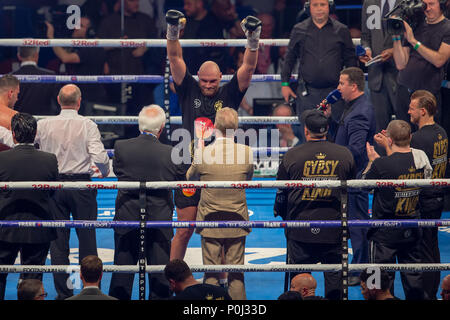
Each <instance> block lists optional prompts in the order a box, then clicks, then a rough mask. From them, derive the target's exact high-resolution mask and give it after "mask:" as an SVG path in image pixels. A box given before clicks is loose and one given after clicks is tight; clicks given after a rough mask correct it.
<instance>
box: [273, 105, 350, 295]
mask: <svg viewBox="0 0 450 320" xmlns="http://www.w3.org/2000/svg"><path fill="white" fill-rule="evenodd" d="M301 119H302V122H303V124H304V134H305V137H306V143H304V144H301V145H300V146H297V147H293V148H292V149H290V150H289V151H288V152H287V153H286V154H285V155H284V157H283V160H282V162H281V164H280V166H279V168H278V174H277V180H303V181H304V182H305V184H307V183H308V181H309V180H320V179H326V180H329V179H331V180H348V179H352V178H353V177H354V174H355V166H354V160H353V156H352V154H351V152H350V151H349V150H348V149H347V148H345V147H343V146H339V145H337V144H334V143H332V142H328V141H327V133H328V119H327V118H326V117H325V115H324V114H323V113H322V112H321V111H319V110H307V111H305V112H304V113H303V114H302V117H301ZM274 214H275V216H281V217H282V218H283V219H285V220H340V219H341V200H340V196H339V190H337V189H325V188H295V189H280V190H278V192H277V196H276V199H275V205H274ZM285 233H286V238H287V249H288V263H291V264H302V263H317V262H321V263H340V262H339V261H340V259H341V251H342V248H341V233H340V231H339V230H338V229H320V228H312V229H311V230H309V231H308V230H300V229H286V231H285ZM295 275H296V273H293V274H292V277H293V276H295ZM324 277H325V298H327V299H330V300H336V299H340V298H341V294H342V289H341V273H340V272H325V273H324Z"/></svg>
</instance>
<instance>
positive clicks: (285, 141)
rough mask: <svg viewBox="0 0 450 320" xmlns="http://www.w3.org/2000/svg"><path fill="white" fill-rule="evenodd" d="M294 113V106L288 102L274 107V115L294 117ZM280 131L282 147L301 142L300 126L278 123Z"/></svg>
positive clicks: (292, 145)
mask: <svg viewBox="0 0 450 320" xmlns="http://www.w3.org/2000/svg"><path fill="white" fill-rule="evenodd" d="M293 115H294V113H293V111H292V108H291V107H290V106H289V105H287V104H279V105H278V106H277V107H276V108H275V109H273V112H272V116H274V117H292V116H293ZM276 127H277V129H278V130H279V131H280V147H295V146H296V145H297V144H298V143H299V139H298V135H299V133H300V132H299V129H300V128H299V126H298V125H296V126H295V127H293V126H292V125H291V124H276Z"/></svg>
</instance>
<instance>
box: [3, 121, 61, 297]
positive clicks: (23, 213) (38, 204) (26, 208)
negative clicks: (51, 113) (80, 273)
mask: <svg viewBox="0 0 450 320" xmlns="http://www.w3.org/2000/svg"><path fill="white" fill-rule="evenodd" d="M11 129H12V135H13V139H14V142H15V143H16V144H17V145H16V146H15V147H14V148H13V149H11V150H8V151H4V152H0V181H56V180H58V162H57V160H56V156H55V155H54V154H51V153H47V152H43V151H39V150H36V148H35V147H34V138H35V136H36V130H37V123H36V120H35V119H34V118H33V116H31V115H30V114H27V113H17V114H15V115H14V116H13V117H12V119H11ZM52 193H53V192H52V191H50V190H3V191H1V192H0V219H1V220H53V215H52V213H51V211H50V205H49V202H50V196H51V194H52ZM55 238H56V232H55V230H54V229H51V228H50V229H49V228H22V229H19V228H0V264H1V265H13V264H14V261H15V260H16V257H17V254H18V253H19V252H20V257H21V264H22V265H44V264H45V260H46V258H47V253H48V250H49V247H50V241H52V240H54V239H55ZM7 276H8V274H7V273H0V299H1V300H3V299H4V296H5V287H6V277H7ZM22 278H23V279H40V280H42V273H26V274H23V275H22Z"/></svg>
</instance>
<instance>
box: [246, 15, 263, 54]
mask: <svg viewBox="0 0 450 320" xmlns="http://www.w3.org/2000/svg"><path fill="white" fill-rule="evenodd" d="M261 26H262V22H261V20H259V19H258V18H256V17H254V16H247V17H246V18H245V19H243V20H242V21H241V28H242V30H244V33H245V36H246V37H247V45H246V48H250V50H252V51H256V50H258V47H259V36H260V34H261Z"/></svg>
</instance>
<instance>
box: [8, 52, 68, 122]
mask: <svg viewBox="0 0 450 320" xmlns="http://www.w3.org/2000/svg"><path fill="white" fill-rule="evenodd" d="M17 58H18V59H19V61H20V68H19V70H17V71H14V72H13V73H12V74H14V75H43V76H54V75H55V73H54V72H53V71H52V70H48V69H44V68H40V67H38V65H37V63H38V60H39V47H19V48H18V50H17ZM59 88H60V85H58V84H56V83H21V84H20V93H19V99H18V100H17V102H16V106H15V107H14V109H15V110H17V111H19V112H27V113H30V114H32V115H55V114H57V102H56V96H57V95H58V90H59Z"/></svg>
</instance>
